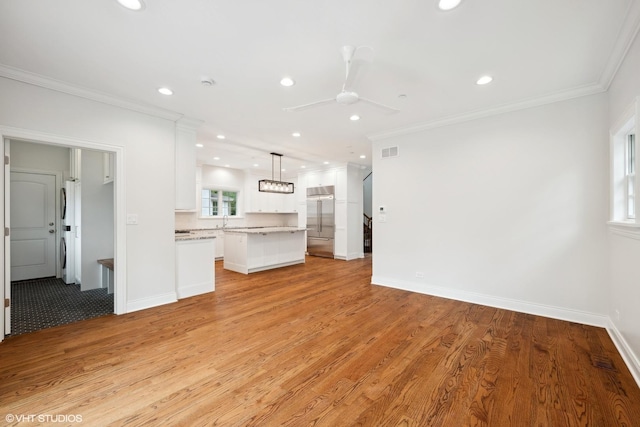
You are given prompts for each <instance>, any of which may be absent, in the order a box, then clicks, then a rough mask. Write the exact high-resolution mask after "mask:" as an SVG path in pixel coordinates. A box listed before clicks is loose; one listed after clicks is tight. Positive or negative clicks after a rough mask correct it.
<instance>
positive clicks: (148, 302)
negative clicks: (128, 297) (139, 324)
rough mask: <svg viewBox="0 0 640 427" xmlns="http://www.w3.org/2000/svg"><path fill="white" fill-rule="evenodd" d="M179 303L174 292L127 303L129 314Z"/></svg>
mask: <svg viewBox="0 0 640 427" xmlns="http://www.w3.org/2000/svg"><path fill="white" fill-rule="evenodd" d="M176 301H178V296H177V295H176V293H175V291H174V292H167V293H166V294H162V295H155V296H153V297H149V298H140V299H136V300H133V301H127V313H131V312H133V311H139V310H144V309H147V308H152V307H158V306H160V305H165V304H171V303H172V302H176Z"/></svg>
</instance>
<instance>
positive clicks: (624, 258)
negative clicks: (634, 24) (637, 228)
mask: <svg viewBox="0 0 640 427" xmlns="http://www.w3.org/2000/svg"><path fill="white" fill-rule="evenodd" d="M638 70H640V39H639V38H638V37H636V40H635V42H634V44H633V45H632V46H631V49H630V50H629V52H628V53H627V57H626V58H625V61H624V63H623V64H622V66H621V67H620V69H619V70H618V73H617V74H616V77H615V79H614V81H613V83H612V85H611V87H610V89H609V106H610V115H609V125H610V126H613V125H614V124H615V123H616V122H617V121H618V119H620V117H621V115H622V114H623V112H624V110H625V109H626V108H627V107H628V106H629V105H630V104H631V102H632V101H633V99H634V98H635V97H637V96H640V78H638V75H639V73H638ZM636 129H640V123H636ZM636 134H637V130H636ZM609 249H610V256H611V278H610V291H609V307H608V310H609V316H610V318H611V322H612V325H613V326H612V329H613V330H614V334H615V336H617V338H618V342H617V344H619V346H618V347H619V348H620V347H622V348H621V350H622V351H621V352H622V354H623V356H626V357H625V359H626V360H627V364H628V365H630V367H631V368H632V372H633V373H634V375H635V378H636V381H638V383H640V309H639V305H640V235H638V234H636V237H635V238H633V237H632V236H630V235H627V236H624V235H620V234H614V233H610V235H609ZM616 310H617V311H618V313H620V318H618V316H617V315H616ZM620 344H622V345H620Z"/></svg>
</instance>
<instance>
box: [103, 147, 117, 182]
mask: <svg viewBox="0 0 640 427" xmlns="http://www.w3.org/2000/svg"><path fill="white" fill-rule="evenodd" d="M115 157H116V155H115V154H114V153H102V179H103V182H104V183H105V184H108V183H110V182H113V176H114V174H115Z"/></svg>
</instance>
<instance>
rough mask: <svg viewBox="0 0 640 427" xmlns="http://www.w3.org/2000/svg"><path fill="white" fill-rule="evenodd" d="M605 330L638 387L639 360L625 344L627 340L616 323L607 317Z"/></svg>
mask: <svg viewBox="0 0 640 427" xmlns="http://www.w3.org/2000/svg"><path fill="white" fill-rule="evenodd" d="M607 332H608V333H609V336H610V337H611V341H613V343H614V344H615V346H616V348H617V349H618V352H619V353H620V356H622V359H623V360H624V363H626V364H627V368H629V371H631V375H633V379H634V380H636V383H637V384H638V387H640V360H638V357H636V355H635V354H634V353H633V350H632V349H631V347H630V346H629V344H627V341H626V340H625V339H624V337H623V336H622V334H621V333H620V331H619V330H618V328H616V325H615V324H614V323H613V322H612V321H611V319H609V322H608V324H607Z"/></svg>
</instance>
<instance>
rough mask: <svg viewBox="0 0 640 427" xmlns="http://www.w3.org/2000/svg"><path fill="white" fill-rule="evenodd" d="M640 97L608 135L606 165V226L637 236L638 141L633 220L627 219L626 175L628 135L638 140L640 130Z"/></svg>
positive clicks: (639, 229)
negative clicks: (607, 207) (608, 195)
mask: <svg viewBox="0 0 640 427" xmlns="http://www.w3.org/2000/svg"><path fill="white" fill-rule="evenodd" d="M639 113H640V97H636V98H635V99H634V101H633V103H632V104H631V105H630V106H629V107H628V108H627V109H626V110H625V112H624V113H623V114H622V117H621V118H620V119H619V120H618V121H617V122H616V124H615V126H614V127H613V128H612V130H611V131H610V135H609V137H610V138H609V141H610V145H609V150H610V152H609V156H610V159H609V162H610V187H609V188H610V211H609V221H607V224H609V226H611V227H614V228H616V229H618V230H620V229H627V230H628V231H629V232H631V233H640V215H638V212H639V208H640V206H639V205H640V197H639V194H638V188H639V187H638V184H639V183H638V174H637V170H638V156H637V140H638V139H637V137H636V138H635V143H634V144H635V151H636V156H635V159H634V160H635V161H634V165H633V166H634V169H635V172H636V173H634V174H633V176H632V177H631V179H633V184H634V192H635V194H634V197H633V203H634V211H635V213H636V215H635V217H634V218H630V217H629V216H628V202H629V199H630V197H629V193H628V192H629V182H628V180H629V174H628V153H627V151H628V140H629V139H628V138H629V135H630V134H635V135H636V136H637V134H638V132H637V131H638V129H640V115H639Z"/></svg>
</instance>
